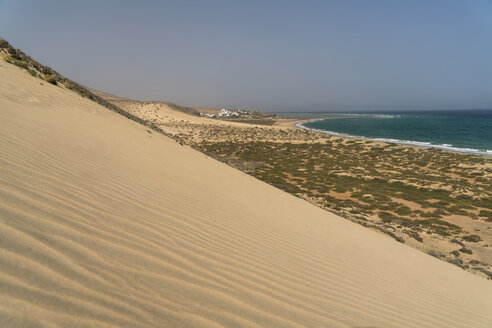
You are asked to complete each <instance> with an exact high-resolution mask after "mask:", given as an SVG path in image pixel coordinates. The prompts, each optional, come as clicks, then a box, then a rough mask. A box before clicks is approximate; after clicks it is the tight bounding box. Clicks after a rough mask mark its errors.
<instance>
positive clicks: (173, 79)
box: [0, 0, 492, 111]
mask: <svg viewBox="0 0 492 328" xmlns="http://www.w3.org/2000/svg"><path fill="white" fill-rule="evenodd" d="M0 36H2V37H4V38H6V39H7V40H9V41H10V42H11V43H12V44H13V45H14V46H15V47H17V48H20V49H22V50H24V51H25V52H26V53H27V54H29V55H31V56H32V57H33V58H34V59H37V60H38V61H40V62H41V63H43V64H46V65H49V66H51V67H52V68H54V69H55V70H57V71H58V72H60V73H61V74H64V75H66V76H67V77H69V78H72V79H73V80H75V81H78V82H80V83H82V84H85V85H87V86H89V87H92V88H95V89H99V90H102V91H107V92H111V93H114V94H117V95H121V96H126V97H132V98H137V99H152V100H167V101H172V102H176V103H179V104H184V105H203V106H214V107H215V106H219V107H242V108H254V109H263V110H278V111H282V110H285V111H288V110H290V111H316V110H409V109H444V108H446V109H453V108H492V1H489V0H476V1H475V0H421V1H418V0H408V1H405V0H388V1H378V0H360V1H355V0H354V1H352V0H339V1H287V0H285V1H268V0H263V1H246V0H245V1H235V0H229V1H216V0H213V1H184V0H180V1H102V0H101V1H87V0H84V1H49V0H47V1H39V0H0Z"/></svg>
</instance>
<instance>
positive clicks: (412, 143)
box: [294, 118, 492, 157]
mask: <svg viewBox="0 0 492 328" xmlns="http://www.w3.org/2000/svg"><path fill="white" fill-rule="evenodd" d="M328 119H331V118H315V119H309V120H298V121H297V122H296V123H295V124H294V127H296V128H300V129H304V130H309V131H313V132H319V133H324V134H328V135H331V136H337V137H342V138H350V139H359V140H371V141H378V142H385V143H395V144H399V145H404V146H414V147H417V148H422V149H431V148H436V149H439V150H444V151H449V152H453V153H460V154H470V155H479V156H485V157H492V150H486V151H481V150H478V149H472V148H459V147H453V146H448V145H446V144H442V145H436V144H432V143H430V142H425V141H413V140H400V139H388V138H371V137H364V136H355V135H351V134H347V133H341V132H334V131H328V130H322V129H314V128H309V127H307V126H304V124H306V123H311V122H316V121H323V120H328Z"/></svg>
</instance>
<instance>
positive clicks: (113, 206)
mask: <svg viewBox="0 0 492 328" xmlns="http://www.w3.org/2000/svg"><path fill="white" fill-rule="evenodd" d="M0 65H1V66H0V326H1V327H258V326H264V327H491V325H492V284H491V283H490V282H489V281H486V280H484V279H482V278H479V277H477V276H474V275H472V274H470V273H468V272H465V271H463V270H461V269H459V268H457V267H454V266H453V265H451V264H448V263H444V262H442V261H439V260H437V259H435V258H433V257H430V256H428V255H425V254H423V253H421V252H419V251H417V250H414V249H412V248H410V247H407V246H405V245H402V244H399V243H397V242H395V241H393V240H391V239H389V238H386V237H384V236H382V235H380V234H377V233H375V232H372V231H370V230H367V229H365V228H363V227H361V226H358V225H356V224H354V223H351V222H349V221H347V220H344V219H341V218H339V217H337V216H335V215H333V214H330V213H328V212H326V211H324V210H322V209H320V208H317V207H315V206H313V205H310V204H309V203H307V202H305V201H303V200H301V199H298V198H295V197H293V196H291V195H289V194H287V193H285V192H282V191H280V190H277V189H275V188H273V187H271V186H269V185H267V184H265V183H262V182H260V181H258V180H255V179H254V178H252V177H250V176H248V175H245V174H243V173H241V172H239V171H237V170H234V169H232V168H230V167H228V166H226V165H225V164H222V163H219V162H217V161H215V160H213V159H211V158H207V157H206V156H205V155H203V154H201V153H198V152H196V151H194V150H192V149H190V148H188V147H185V146H181V145H179V144H178V143H176V142H175V141H174V140H171V139H168V138H167V137H164V136H162V135H159V134H157V133H155V132H149V131H147V129H146V128H145V127H143V126H140V125H138V124H137V123H134V122H132V121H130V120H128V119H126V118H124V117H121V116H119V115H118V114H115V113H113V112H110V111H108V110H107V109H105V108H103V107H100V106H98V105H96V104H95V103H93V102H90V101H89V100H86V99H83V98H81V97H79V96H78V95H76V94H75V93H72V92H71V91H68V90H64V89H62V88H60V87H56V86H52V85H49V84H47V83H46V82H42V81H41V80H39V79H36V78H33V77H31V76H29V75H28V74H27V73H26V72H22V71H21V70H20V69H18V68H17V67H14V66H12V65H9V64H6V63H5V62H0ZM40 83H43V85H41V84H40Z"/></svg>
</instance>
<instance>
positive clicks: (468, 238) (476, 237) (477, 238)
mask: <svg viewBox="0 0 492 328" xmlns="http://www.w3.org/2000/svg"><path fill="white" fill-rule="evenodd" d="M463 240H465V241H469V242H472V243H477V242H479V241H481V240H482V238H480V236H479V235H468V236H464V237H463Z"/></svg>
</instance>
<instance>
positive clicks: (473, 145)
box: [302, 110, 492, 156]
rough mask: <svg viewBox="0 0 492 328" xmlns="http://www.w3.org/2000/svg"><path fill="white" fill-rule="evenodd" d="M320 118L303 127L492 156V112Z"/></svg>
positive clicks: (352, 115) (468, 111) (372, 114)
mask: <svg viewBox="0 0 492 328" xmlns="http://www.w3.org/2000/svg"><path fill="white" fill-rule="evenodd" d="M312 115H315V114H312ZM321 117H326V119H321V120H317V121H313V122H308V123H304V124H302V126H303V127H305V128H310V129H315V130H320V131H323V132H327V133H332V134H339V135H347V136H355V137H365V138H369V139H375V140H382V141H389V142H396V143H403V144H412V145H417V146H422V147H437V148H442V149H448V150H454V151H462V152H469V153H480V154H485V155H489V156H492V110H453V111H433V112H394V113H364V114H350V113H344V114H338V113H337V114H322V115H321Z"/></svg>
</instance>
